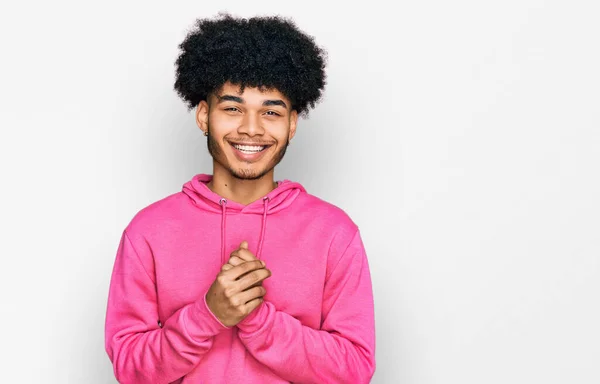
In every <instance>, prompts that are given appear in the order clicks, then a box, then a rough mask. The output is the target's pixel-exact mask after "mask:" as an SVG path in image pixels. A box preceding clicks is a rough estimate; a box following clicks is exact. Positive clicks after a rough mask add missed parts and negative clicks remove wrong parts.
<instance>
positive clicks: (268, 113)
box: [265, 111, 281, 116]
mask: <svg viewBox="0 0 600 384" xmlns="http://www.w3.org/2000/svg"><path fill="white" fill-rule="evenodd" d="M265 113H266V114H267V115H268V116H281V115H280V114H279V113H277V112H275V111H267V112H265Z"/></svg>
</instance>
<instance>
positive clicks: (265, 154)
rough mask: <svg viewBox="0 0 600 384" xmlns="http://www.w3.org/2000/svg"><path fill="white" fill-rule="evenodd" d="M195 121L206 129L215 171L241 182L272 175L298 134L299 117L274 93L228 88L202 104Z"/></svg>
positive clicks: (225, 86)
mask: <svg viewBox="0 0 600 384" xmlns="http://www.w3.org/2000/svg"><path fill="white" fill-rule="evenodd" d="M196 121H197V123H198V126H199V127H200V129H202V130H203V131H204V132H206V130H208V141H207V143H208V151H209V153H210V155H211V156H212V158H213V160H214V165H215V167H221V168H223V169H224V170H226V171H228V172H229V173H230V174H231V175H232V176H233V177H235V178H238V179H246V180H256V179H260V178H262V177H264V176H265V175H268V174H270V173H272V172H273V170H274V168H275V166H276V165H277V164H279V162H280V161H281V160H282V159H283V156H284V155H285V151H286V148H287V146H288V144H289V141H290V140H291V139H292V137H294V134H295V133H296V124H297V121H298V114H297V112H296V111H295V110H292V109H291V102H290V100H289V99H288V98H287V97H285V96H284V95H283V94H282V93H280V92H279V91H277V90H275V89H270V90H260V89H258V88H249V87H246V88H245V89H244V92H240V87H239V86H236V85H233V84H231V83H225V85H223V87H222V89H220V90H218V91H217V92H215V93H214V94H211V95H210V96H209V97H208V101H201V102H200V104H199V105H198V109H197V112H196Z"/></svg>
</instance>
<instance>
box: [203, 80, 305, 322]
mask: <svg viewBox="0 0 600 384" xmlns="http://www.w3.org/2000/svg"><path fill="white" fill-rule="evenodd" d="M297 122H298V113H297V111H295V110H294V109H292V103H291V100H289V99H288V98H287V97H286V96H285V95H283V94H282V93H281V92H279V91H278V90H276V89H258V88H252V87H246V88H245V89H244V91H243V92H240V87H239V86H237V85H234V84H231V83H230V82H227V83H225V84H224V85H223V86H222V88H221V89H219V90H217V91H216V92H214V93H212V94H211V95H209V96H208V100H203V101H201V102H200V103H199V104H198V108H197V109H196V123H197V124H198V127H199V128H200V129H201V130H202V131H203V132H207V131H208V138H207V146H208V151H209V153H210V155H211V156H212V158H213V179H212V180H211V181H210V182H209V183H208V188H210V189H211V190H212V191H213V192H215V193H217V194H218V195H220V196H222V197H224V198H226V199H227V200H231V201H235V202H238V203H241V204H244V205H247V204H250V203H252V202H254V201H256V200H258V199H260V198H262V197H263V196H265V195H266V194H268V193H269V192H270V191H272V190H273V189H274V188H276V186H277V184H276V183H275V181H274V170H275V166H276V165H277V164H279V163H280V162H281V160H282V159H283V157H284V155H285V152H286V149H287V146H288V145H289V142H290V140H291V139H292V138H293V137H294V135H295V133H296V126H297ZM232 142H237V143H252V144H255V145H269V147H268V148H266V149H265V150H264V153H263V155H262V156H261V158H260V159H258V160H253V161H246V160H240V159H238V158H237V157H236V155H235V152H234V148H233V147H232ZM270 276H271V271H270V270H268V269H267V268H266V267H265V264H264V262H263V261H260V260H257V259H256V257H255V256H254V255H253V254H252V252H250V251H249V250H248V243H247V242H246V241H243V242H242V243H241V244H240V246H239V247H238V249H236V250H235V251H233V252H232V253H231V254H230V259H229V261H228V263H227V264H225V265H223V267H222V268H221V271H220V272H219V274H218V275H217V277H216V279H215V281H214V282H213V284H212V285H211V287H210V288H209V290H208V292H207V294H206V303H207V305H208V307H209V309H210V310H211V312H212V313H213V314H214V315H215V316H216V317H217V318H218V319H219V321H221V323H223V324H224V325H226V326H234V325H236V324H238V323H239V322H240V321H242V320H243V319H244V318H245V317H246V316H248V315H249V314H250V313H251V312H252V311H253V310H255V309H256V308H257V307H258V306H259V305H260V304H261V303H262V301H263V296H264V295H265V294H266V290H265V288H264V287H263V286H262V282H263V281H264V280H265V279H267V278H268V277H270Z"/></svg>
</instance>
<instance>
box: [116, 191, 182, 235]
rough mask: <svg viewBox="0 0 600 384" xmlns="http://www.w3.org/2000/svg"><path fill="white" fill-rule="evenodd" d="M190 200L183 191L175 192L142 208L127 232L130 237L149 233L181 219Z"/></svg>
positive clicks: (130, 223) (132, 220) (160, 229)
mask: <svg viewBox="0 0 600 384" xmlns="http://www.w3.org/2000/svg"><path fill="white" fill-rule="evenodd" d="M189 204H190V200H189V197H187V196H186V195H185V194H184V193H182V192H177V193H173V194H171V195H168V196H166V197H164V198H162V199H160V200H158V201H155V202H153V203H151V204H149V205H147V206H145V207H143V208H141V209H140V210H139V211H138V212H136V214H135V215H134V216H133V218H132V219H131V221H130V222H129V224H128V225H127V227H126V228H125V232H127V234H128V235H129V236H130V237H137V236H141V235H142V236H143V235H149V234H151V233H154V232H158V231H162V230H164V228H165V226H167V227H168V226H171V225H173V224H174V223H176V222H178V221H181V219H182V218H183V216H184V215H185V211H186V210H187V209H189Z"/></svg>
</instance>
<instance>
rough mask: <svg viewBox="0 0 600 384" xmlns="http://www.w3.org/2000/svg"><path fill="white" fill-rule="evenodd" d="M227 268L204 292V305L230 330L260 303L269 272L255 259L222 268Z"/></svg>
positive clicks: (264, 292) (222, 269) (222, 270)
mask: <svg viewBox="0 0 600 384" xmlns="http://www.w3.org/2000/svg"><path fill="white" fill-rule="evenodd" d="M246 246H247V244H246ZM234 252H235V251H234ZM248 252H249V251H248ZM246 256H247V255H246ZM227 265H229V264H226V265H224V266H223V267H222V268H221V272H220V273H219V274H218V275H217V278H216V279H215V281H214V282H213V283H212V285H211V286H210V288H209V290H208V292H207V293H206V304H207V305H208V308H209V309H210V310H211V312H212V313H213V314H214V315H215V316H216V317H217V318H218V319H219V321H220V322H221V323H222V324H223V325H225V326H227V327H232V326H234V325H236V324H237V323H239V322H240V321H242V320H243V319H244V318H245V317H246V316H248V315H249V314H250V313H251V312H252V311H253V310H255V309H256V308H257V307H258V306H259V305H260V304H261V303H262V301H263V298H262V297H263V296H264V295H265V294H266V290H265V288H264V287H262V285H261V284H262V281H263V280H265V279H266V278H268V277H269V276H271V271H269V270H268V269H266V268H265V267H264V266H265V264H264V263H263V262H262V261H260V260H256V259H254V260H251V261H246V262H243V263H241V264H239V265H237V266H231V267H227V268H226V266H227Z"/></svg>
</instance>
